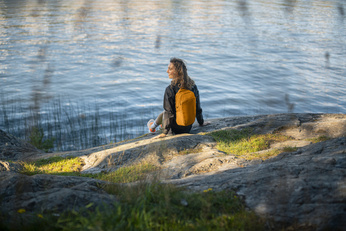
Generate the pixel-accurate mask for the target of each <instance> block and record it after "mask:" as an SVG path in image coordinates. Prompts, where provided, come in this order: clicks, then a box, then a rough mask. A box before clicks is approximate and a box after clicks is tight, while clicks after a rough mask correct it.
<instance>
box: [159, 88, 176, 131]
mask: <svg viewBox="0 0 346 231" xmlns="http://www.w3.org/2000/svg"><path fill="white" fill-rule="evenodd" d="M163 109H164V110H165V112H166V113H165V115H167V116H164V118H163V124H162V128H163V133H164V134H166V135H167V134H168V132H169V130H170V129H171V125H172V123H173V120H174V119H175V94H174V91H173V89H172V88H171V87H170V86H168V87H167V88H166V90H165V95H164V98H163Z"/></svg>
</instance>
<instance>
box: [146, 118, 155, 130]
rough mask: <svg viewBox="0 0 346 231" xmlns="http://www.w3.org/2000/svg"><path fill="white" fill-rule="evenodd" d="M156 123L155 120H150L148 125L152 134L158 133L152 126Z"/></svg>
mask: <svg viewBox="0 0 346 231" xmlns="http://www.w3.org/2000/svg"><path fill="white" fill-rule="evenodd" d="M154 122H155V121H154V120H153V119H151V120H149V121H148V123H147V126H148V128H149V132H150V133H154V132H156V129H155V128H154V129H152V128H151V125H152V124H153V123H154Z"/></svg>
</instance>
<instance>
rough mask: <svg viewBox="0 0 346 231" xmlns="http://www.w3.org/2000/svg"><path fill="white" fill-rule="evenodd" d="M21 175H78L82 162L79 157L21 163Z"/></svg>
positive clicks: (53, 158) (57, 157)
mask: <svg viewBox="0 0 346 231" xmlns="http://www.w3.org/2000/svg"><path fill="white" fill-rule="evenodd" d="M21 164H22V165H23V169H22V171H21V173H23V174H27V175H35V174H54V175H78V173H79V172H80V170H81V169H82V167H83V165H84V162H83V160H82V159H81V158H79V157H67V158H64V157H60V156H56V157H50V158H47V159H41V160H38V161H35V162H22V163H21Z"/></svg>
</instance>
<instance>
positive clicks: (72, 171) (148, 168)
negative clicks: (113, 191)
mask: <svg viewBox="0 0 346 231" xmlns="http://www.w3.org/2000/svg"><path fill="white" fill-rule="evenodd" d="M21 164H22V166H23V169H22V171H21V173H23V174H26V175H36V174H52V175H66V176H82V177H90V178H95V179H99V180H104V181H109V182H113V183H129V182H135V181H140V180H144V179H145V178H146V177H147V176H148V175H149V174H151V173H153V172H155V171H157V170H159V168H158V167H156V166H154V165H152V164H148V163H139V164H136V165H131V166H126V167H121V168H118V169H117V170H115V171H114V172H109V173H98V174H83V173H81V172H80V171H81V169H82V167H83V165H84V162H83V160H82V159H81V158H79V157H67V158H63V157H51V158H48V159H41V160H38V161H35V162H21Z"/></svg>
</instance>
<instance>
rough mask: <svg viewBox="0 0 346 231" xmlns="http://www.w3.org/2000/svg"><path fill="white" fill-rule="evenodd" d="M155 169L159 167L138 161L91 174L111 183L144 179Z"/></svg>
mask: <svg viewBox="0 0 346 231" xmlns="http://www.w3.org/2000/svg"><path fill="white" fill-rule="evenodd" d="M157 170H159V168H158V167H157V166H155V165H152V164H148V163H144V164H143V163H140V164H137V165H131V166H126V167H121V168H118V169H117V170H116V171H114V172H109V173H99V174H95V175H91V176H92V177H93V178H97V179H100V180H104V181H109V182H113V183H129V182H135V181H141V180H144V179H146V178H147V176H148V175H149V174H151V173H153V172H155V171H157ZM89 176H90V175H89Z"/></svg>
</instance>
